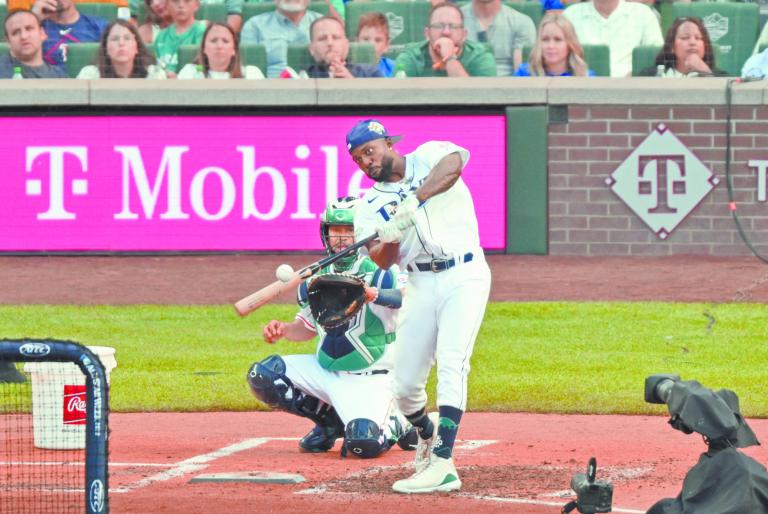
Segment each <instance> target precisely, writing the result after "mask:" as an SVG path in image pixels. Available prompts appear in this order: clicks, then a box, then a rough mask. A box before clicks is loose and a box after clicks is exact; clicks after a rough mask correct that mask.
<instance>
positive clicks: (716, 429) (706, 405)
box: [667, 380, 760, 448]
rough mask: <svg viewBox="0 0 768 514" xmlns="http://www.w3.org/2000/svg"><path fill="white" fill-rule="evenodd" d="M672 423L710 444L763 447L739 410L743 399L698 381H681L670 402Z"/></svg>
mask: <svg viewBox="0 0 768 514" xmlns="http://www.w3.org/2000/svg"><path fill="white" fill-rule="evenodd" d="M667 406H668V408H669V413H670V414H671V415H672V418H671V419H670V420H669V424H670V425H672V427H673V428H675V429H677V430H680V431H682V432H684V433H686V434H690V433H692V432H697V433H699V434H701V435H703V436H704V437H706V438H707V440H708V442H709V443H710V445H712V444H714V445H718V446H719V445H722V444H724V445H726V446H734V447H736V448H746V447H747V446H752V445H756V444H760V443H759V441H758V440H757V437H756V436H755V433H754V432H753V431H752V429H751V428H750V427H749V425H747V422H746V420H745V419H744V417H743V416H742V415H741V411H740V409H739V397H738V396H736V393H734V392H733V391H731V390H730V389H720V390H719V391H713V390H711V389H708V388H706V387H704V386H702V385H701V384H700V383H699V382H697V381H695V380H690V381H682V380H681V381H678V382H675V384H674V386H673V387H672V391H671V393H670V395H669V399H668V400H667Z"/></svg>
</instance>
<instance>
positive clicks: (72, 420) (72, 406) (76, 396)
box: [62, 384, 86, 425]
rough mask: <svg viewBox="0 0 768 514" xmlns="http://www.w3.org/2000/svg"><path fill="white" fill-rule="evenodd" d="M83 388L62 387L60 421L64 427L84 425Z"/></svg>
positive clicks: (84, 400) (76, 386)
mask: <svg viewBox="0 0 768 514" xmlns="http://www.w3.org/2000/svg"><path fill="white" fill-rule="evenodd" d="M85 411H86V399H85V386H84V385H66V384H65V385H64V412H63V414H62V421H63V422H64V424H65V425H85Z"/></svg>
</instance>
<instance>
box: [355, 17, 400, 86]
mask: <svg viewBox="0 0 768 514" xmlns="http://www.w3.org/2000/svg"><path fill="white" fill-rule="evenodd" d="M357 40H358V41H359V42H361V43H371V44H372V45H373V47H374V48H375V49H376V57H377V58H378V59H379V71H380V72H381V75H382V77H391V76H392V75H394V73H395V61H393V60H392V59H390V58H388V57H384V54H385V53H387V51H389V22H387V17H386V16H384V14H382V13H380V12H369V13H365V14H363V15H362V16H360V20H358V22H357Z"/></svg>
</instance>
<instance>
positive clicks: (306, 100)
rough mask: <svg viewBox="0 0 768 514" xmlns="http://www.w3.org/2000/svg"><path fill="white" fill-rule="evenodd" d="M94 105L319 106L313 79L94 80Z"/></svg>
mask: <svg viewBox="0 0 768 514" xmlns="http://www.w3.org/2000/svg"><path fill="white" fill-rule="evenodd" d="M88 83H89V86H90V88H91V105H94V106H95V105H119V106H137V107H141V106H158V107H159V106H171V107H176V106H178V107H207V106H217V107H218V106H228V107H229V106H238V105H242V106H265V107H266V106H269V107H273V106H280V107H283V106H288V107H290V106H302V107H306V106H309V105H317V91H316V87H315V85H314V81H311V80H284V79H274V80H130V79H111V80H105V79H102V80H92V81H88Z"/></svg>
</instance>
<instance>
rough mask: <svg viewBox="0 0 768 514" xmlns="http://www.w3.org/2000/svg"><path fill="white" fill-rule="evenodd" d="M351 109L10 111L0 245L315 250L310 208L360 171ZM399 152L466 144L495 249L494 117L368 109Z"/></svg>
mask: <svg viewBox="0 0 768 514" xmlns="http://www.w3.org/2000/svg"><path fill="white" fill-rule="evenodd" d="M360 119H362V117H357V116H265V117H223V116H222V117H207V116H206V117H203V116H200V117H182V116H135V117H134V116H114V117H55V118H51V117H45V118H43V117H23V118H21V117H20V118H11V117H9V118H4V119H3V122H2V124H0V155H2V156H3V161H2V168H0V169H1V171H0V174H1V175H2V187H1V188H0V251H6V252H10V251H51V252H55V251H110V252H120V251H126V252H129V251H131V252H136V251H146V252H152V251H158V252H164V251H280V250H319V249H321V248H322V245H321V243H320V238H319V236H318V226H319V215H320V213H321V212H322V211H323V207H324V205H325V204H326V203H327V202H328V201H330V200H332V199H335V198H337V197H339V196H346V195H352V196H359V195H361V194H363V192H365V190H366V189H367V188H369V187H370V186H371V185H372V182H371V181H370V180H369V179H368V178H366V177H365V175H364V174H363V173H362V172H361V171H360V170H358V169H357V167H356V165H355V164H354V163H353V162H352V160H351V159H350V157H349V154H348V152H347V150H346V147H345V135H346V133H347V131H348V130H349V129H350V128H351V127H352V126H353V125H354V124H355V123H356V122H357V121H359V120H360ZM377 119H378V120H379V121H381V122H382V123H383V125H384V126H385V127H386V128H387V130H388V132H389V133H390V134H393V135H402V136H403V139H402V140H401V141H400V142H399V143H397V145H396V148H397V149H398V151H399V152H400V153H402V154H405V153H408V152H410V151H412V150H413V149H415V148H416V147H417V146H419V145H420V144H422V143H424V142H426V141H430V140H438V141H451V142H453V143H455V144H458V145H460V146H463V147H465V148H467V149H468V150H469V152H470V156H471V157H470V160H469V163H468V164H467V167H466V168H465V171H464V174H463V178H464V180H465V182H466V183H467V185H468V186H469V188H470V190H471V192H472V196H473V198H474V202H475V210H476V212H477V217H478V221H479V224H480V239H481V243H482V245H483V246H484V247H485V248H486V249H501V248H504V246H505V220H506V157H505V144H506V129H505V120H504V117H503V116H382V117H378V118H377Z"/></svg>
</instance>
